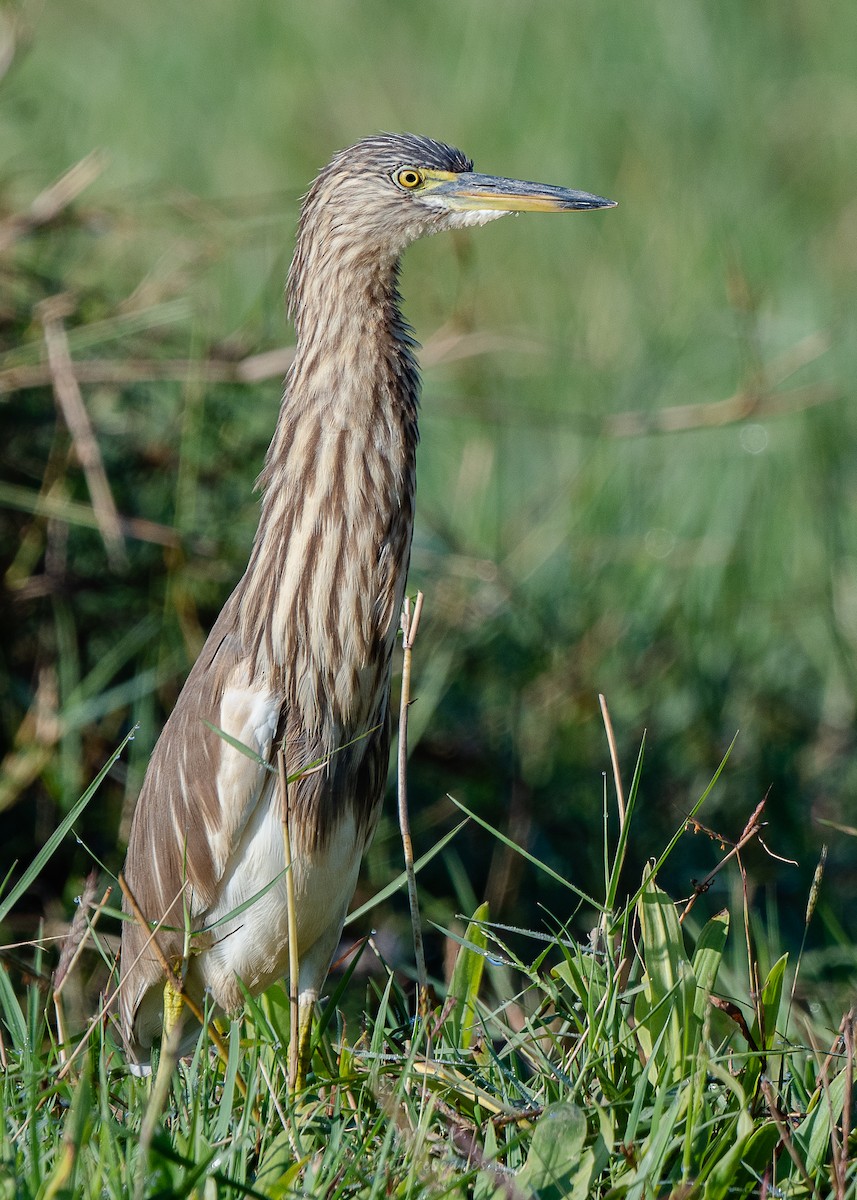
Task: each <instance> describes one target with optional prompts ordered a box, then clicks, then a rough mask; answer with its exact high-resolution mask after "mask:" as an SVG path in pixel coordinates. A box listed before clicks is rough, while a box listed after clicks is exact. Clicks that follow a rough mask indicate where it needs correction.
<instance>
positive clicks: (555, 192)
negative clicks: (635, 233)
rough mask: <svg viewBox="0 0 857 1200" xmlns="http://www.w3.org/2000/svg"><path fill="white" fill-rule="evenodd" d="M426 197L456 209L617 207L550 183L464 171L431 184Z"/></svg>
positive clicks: (505, 209) (510, 210) (574, 209)
mask: <svg viewBox="0 0 857 1200" xmlns="http://www.w3.org/2000/svg"><path fill="white" fill-rule="evenodd" d="M426 197H427V198H429V197H430V198H431V200H432V201H435V200H439V201H441V203H442V204H443V206H444V208H448V209H451V210H453V211H454V212H472V211H474V210H477V211H485V210H488V209H491V210H495V211H500V212H578V211H581V210H586V209H591V208H615V207H616V201H615V200H606V199H605V198H604V197H603V196H593V195H591V194H590V193H589V192H576V191H573V190H572V189H571V188H563V187H554V186H553V185H552V184H549V183H527V182H526V181H525V180H523V179H503V178H501V177H500V176H498V175H478V174H477V173H476V172H473V171H470V172H467V171H464V172H462V173H461V174H457V175H452V176H447V177H446V178H444V179H442V180H440V181H439V182H438V183H436V184H433V185H430V187H429V189H427V191H426Z"/></svg>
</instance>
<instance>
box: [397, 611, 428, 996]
mask: <svg viewBox="0 0 857 1200" xmlns="http://www.w3.org/2000/svg"><path fill="white" fill-rule="evenodd" d="M422 611H423V593H422V592H417V598H416V601H415V603H414V610H413V613H411V602H410V598H409V597H406V598H405V602H404V604H403V605H402V622H401V624H402V698H401V702H400V705H399V757H398V778H397V784H398V787H397V791H398V799H399V829H400V831H401V835H402V850H403V852H404V857H405V872H406V874H407V877H408V904H409V906H410V910H411V928H412V930H413V935H414V957H415V958H416V964H417V985H418V988H419V1001H418V1008H419V1009H420V1010H422V1009H423V1007H424V1006H425V1003H426V997H427V993H428V976H427V975H426V960H425V951H424V949H423V934H422V928H421V922H420V902H419V897H418V895H417V877H416V872H415V871H414V845H413V842H412V841H411V821H410V816H409V814H408V709H409V707H410V704H411V656H412V652H413V648H414V641H415V640H416V636H417V629H418V628H419V623H420V614H421V613H422Z"/></svg>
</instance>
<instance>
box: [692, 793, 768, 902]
mask: <svg viewBox="0 0 857 1200" xmlns="http://www.w3.org/2000/svg"><path fill="white" fill-rule="evenodd" d="M767 801H768V793H767V792H766V793H765V795H764V797H763V798H762V800H760V801H759V803H758V804H757V805H756V807H755V809H754V810H753V813H752V815H751V817H750V819H749V821H748V822H747V824H746V825H745V826H744V829H743V832H742V833H741V836H740V838H739V839H738V841H737V842H736V843H735V844H734V846H732V848H731V849H730V851H729V853H728V854H727V855H725V856H724V857H723V858H721V860H720V862H719V863H718V864H717V865H716V866H715V867H713V868H712V870H710V871H709V872H708V874H707V875H706V876H705V878H704V879H703V880H701V881H700V882H699V883H697V884H696V885H695V886H694V889H693V895H692V896H691V897H690V899H689V900H688V902H687V904H686V905H685V909H684V912H683V913H682V914H681V916H680V917H679V924H682V923H683V922H684V919H685V917H686V916H687V915H688V913H689V912H690V911H691V909H692V908H693V906H694V904H696V902H697V900H698V899H699V897H700V896H703V895H704V894H705V893H706V892H707V891H708V889H709V888H710V887H711V883H712V880H713V879H714V877H715V875H717V874H718V872H720V871H722V870H723V868H724V867H725V866H726V864H727V863H728V862H729V860H730V859H731V858H739V860H740V855H741V851H742V850H743V849H744V847H745V846H746V845H747V843H748V842H751V841H753V839H754V838H758V837H759V834H760V833H761V831H762V830H763V829H764V828H765V825H766V824H767V822H766V821H763V820H762V814H763V813H764V811H765V805H766V804H767ZM688 824H689V825H691V826H692V827H693V828H694V830H701V831H702V832H703V833H707V834H708V835H709V837H712V838H714V840H715V841H718V842H720V848H721V850H722V849H723V847H724V845H725V844H726V842H727V840H728V839H726V838H724V837H722V836H721V835H720V834H713V833H712V831H711V830H710V829H706V828H705V826H704V825H702V824H701V822H699V821H697V820H695V819H694V820H693V821H692V822H690V821H689V822H688ZM766 849H767V847H766ZM776 857H779V856H776ZM785 861H788V862H791V861H792V860H791V859H787V860H785Z"/></svg>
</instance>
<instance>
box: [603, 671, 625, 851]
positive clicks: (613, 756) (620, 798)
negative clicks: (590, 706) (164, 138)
mask: <svg viewBox="0 0 857 1200" xmlns="http://www.w3.org/2000/svg"><path fill="white" fill-rule="evenodd" d="M598 703H599V705H600V706H601V719H602V721H603V722H604V731H605V733H606V734H607V745H608V747H609V749H610V764H611V766H612V769H613V784H614V786H615V788H616V803H617V805H618V808H619V833H620V834H621V833H622V830H623V829H624V828H625V793H624V791H623V789H622V773H621V771H620V770H619V752H618V750H617V749H616V735H615V734H614V732H613V722H612V721H611V720H610V712H609V709H608V708H607V700H606V699H605V697H604V696H602V694H601V693H600V692H599V693H598Z"/></svg>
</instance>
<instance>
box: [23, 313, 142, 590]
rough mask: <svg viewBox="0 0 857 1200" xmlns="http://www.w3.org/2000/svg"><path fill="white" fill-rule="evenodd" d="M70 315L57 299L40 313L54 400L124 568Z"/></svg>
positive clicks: (111, 551) (113, 560)
mask: <svg viewBox="0 0 857 1200" xmlns="http://www.w3.org/2000/svg"><path fill="white" fill-rule="evenodd" d="M70 312H71V307H70V305H69V301H68V299H67V298H66V297H65V296H54V297H52V298H51V299H50V300H44V301H43V302H42V303H41V304H40V305H38V306H37V309H36V314H37V316H38V318H39V321H40V322H41V325H42V330H43V332H44V337H45V348H46V350H47V355H48V365H49V366H50V369H51V382H52V384H53V389H54V397H55V399H56V402H57V405H58V407H59V409H60V411H61V412H62V415H63V419H64V420H65V423H66V425H67V426H68V430H69V433H70V434H71V438H72V442H73V444H74V450H75V454H76V455H77V460H78V462H79V463H80V466H81V468H82V470H83V474H84V476H85V478H86V486H87V488H88V489H89V496H90V499H91V501H92V508H93V511H94V513H95V517H96V520H97V521H98V528H99V531H100V533H101V537H102V540H103V541H104V546H105V549H106V550H107V557H108V560H109V561H110V564H111V566H113V567H114V568H115V567H122V566H124V565H125V563H126V561H127V560H126V556H125V541H124V538H123V536H122V527H121V524H120V521H119V513H118V510H117V508H116V503H115V501H114V499H113V493H112V492H111V490H110V484H109V483H108V481H107V472H106V471H105V470H104V462H103V460H102V458H101V450H100V449H99V446H98V441H97V439H96V437H95V431H94V429H93V427H92V422H91V421H90V419H89V413H88V412H87V411H86V405H85V404H84V402H83V396H82V394H81V391H80V386H79V384H78V382H77V378H76V376H75V373H74V364H73V362H72V358H71V352H70V350H69V346H68V338H67V337H66V332H65V325H64V324H63V321H64V318H65V317H67V316H68V315H69V313H70Z"/></svg>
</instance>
